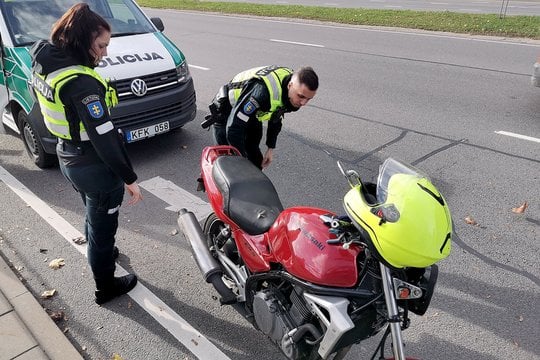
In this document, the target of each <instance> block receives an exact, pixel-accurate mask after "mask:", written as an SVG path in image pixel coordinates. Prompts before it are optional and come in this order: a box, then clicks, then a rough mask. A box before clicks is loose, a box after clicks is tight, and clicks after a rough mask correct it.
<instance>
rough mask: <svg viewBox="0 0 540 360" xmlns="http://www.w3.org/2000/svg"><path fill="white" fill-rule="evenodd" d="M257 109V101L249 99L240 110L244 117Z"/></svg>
mask: <svg viewBox="0 0 540 360" xmlns="http://www.w3.org/2000/svg"><path fill="white" fill-rule="evenodd" d="M258 108H259V104H258V103H257V101H256V100H255V99H253V98H251V97H250V98H249V100H248V102H247V103H245V105H244V108H243V109H242V112H243V113H244V114H246V115H251V114H253V113H254V112H255V111H257V109H258Z"/></svg>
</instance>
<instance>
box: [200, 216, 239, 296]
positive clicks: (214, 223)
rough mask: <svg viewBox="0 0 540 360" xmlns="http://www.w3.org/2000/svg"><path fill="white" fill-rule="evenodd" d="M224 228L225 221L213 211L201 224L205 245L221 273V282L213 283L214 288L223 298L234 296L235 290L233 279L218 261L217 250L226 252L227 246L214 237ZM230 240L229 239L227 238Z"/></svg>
mask: <svg viewBox="0 0 540 360" xmlns="http://www.w3.org/2000/svg"><path fill="white" fill-rule="evenodd" d="M223 228H225V223H224V222H223V221H221V220H220V219H219V218H218V217H217V216H216V214H215V213H211V214H210V215H208V217H207V218H206V220H205V221H204V226H203V233H204V235H205V236H206V241H207V246H208V249H209V250H210V253H211V254H212V256H213V257H214V258H215V259H216V260H217V262H218V264H220V267H221V271H222V273H223V275H222V276H221V280H220V282H221V283H222V284H218V285H216V284H213V285H214V287H215V288H216V290H217V291H218V292H219V293H220V294H221V296H222V297H223V298H226V299H231V298H235V297H236V295H237V294H236V292H235V291H234V285H235V284H234V281H233V280H232V279H231V278H230V277H229V276H228V275H227V269H226V268H225V267H223V266H222V265H221V263H220V261H219V257H218V255H217V252H218V251H222V252H225V253H226V252H227V251H226V249H224V248H225V246H227V243H225V244H223V245H220V244H219V243H218V241H217V240H216V238H217V237H218V235H220V233H221V230H222V229H223ZM229 241H231V240H229ZM221 285H223V286H221ZM224 288H226V289H227V290H226V291H227V292H228V293H227V294H224V293H223V292H224V290H223V289H224Z"/></svg>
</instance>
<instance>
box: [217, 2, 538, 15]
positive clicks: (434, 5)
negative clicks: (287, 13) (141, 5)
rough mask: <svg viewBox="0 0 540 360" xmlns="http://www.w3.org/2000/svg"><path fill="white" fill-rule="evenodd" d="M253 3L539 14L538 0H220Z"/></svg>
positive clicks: (470, 12) (472, 12) (471, 12)
mask: <svg viewBox="0 0 540 360" xmlns="http://www.w3.org/2000/svg"><path fill="white" fill-rule="evenodd" d="M219 1H221V2H246V3H255V4H275V5H305V6H324V7H337V8H365V9H385V10H415V11H451V12H461V13H469V14H499V15H507V16H510V15H528V16H538V15H540V1H539V0H529V1H513V0H475V1H460V0H441V1H439V0H437V1H428V0H328V1H317V0H219Z"/></svg>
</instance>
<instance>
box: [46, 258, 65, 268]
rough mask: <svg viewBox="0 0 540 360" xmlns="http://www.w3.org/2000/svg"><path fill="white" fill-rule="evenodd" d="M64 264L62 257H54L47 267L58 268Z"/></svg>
mask: <svg viewBox="0 0 540 360" xmlns="http://www.w3.org/2000/svg"><path fill="white" fill-rule="evenodd" d="M64 265H66V262H65V261H64V259H62V258H60V259H54V260H52V261H51V262H50V263H49V267H50V268H51V269H55V270H56V269H60V268H61V267H62V266H64Z"/></svg>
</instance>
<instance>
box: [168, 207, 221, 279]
mask: <svg viewBox="0 0 540 360" xmlns="http://www.w3.org/2000/svg"><path fill="white" fill-rule="evenodd" d="M178 226H179V227H180V230H181V231H182V232H183V233H184V235H185V236H186V238H187V239H188V241H189V244H190V245H191V250H192V251H191V252H192V253H193V257H194V258H195V261H196V262H197V265H198V266H199V269H200V270H201V272H202V273H203V276H204V280H205V281H206V282H208V283H210V282H212V279H211V278H212V275H213V274H216V273H219V274H221V273H222V271H221V267H220V266H219V264H218V262H217V261H216V259H214V257H213V256H212V254H211V253H210V250H208V246H207V244H206V238H205V236H204V234H203V231H202V229H201V225H200V224H199V222H198V221H197V218H196V217H195V215H194V214H193V213H192V212H191V211H187V210H186V209H180V211H178Z"/></svg>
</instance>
